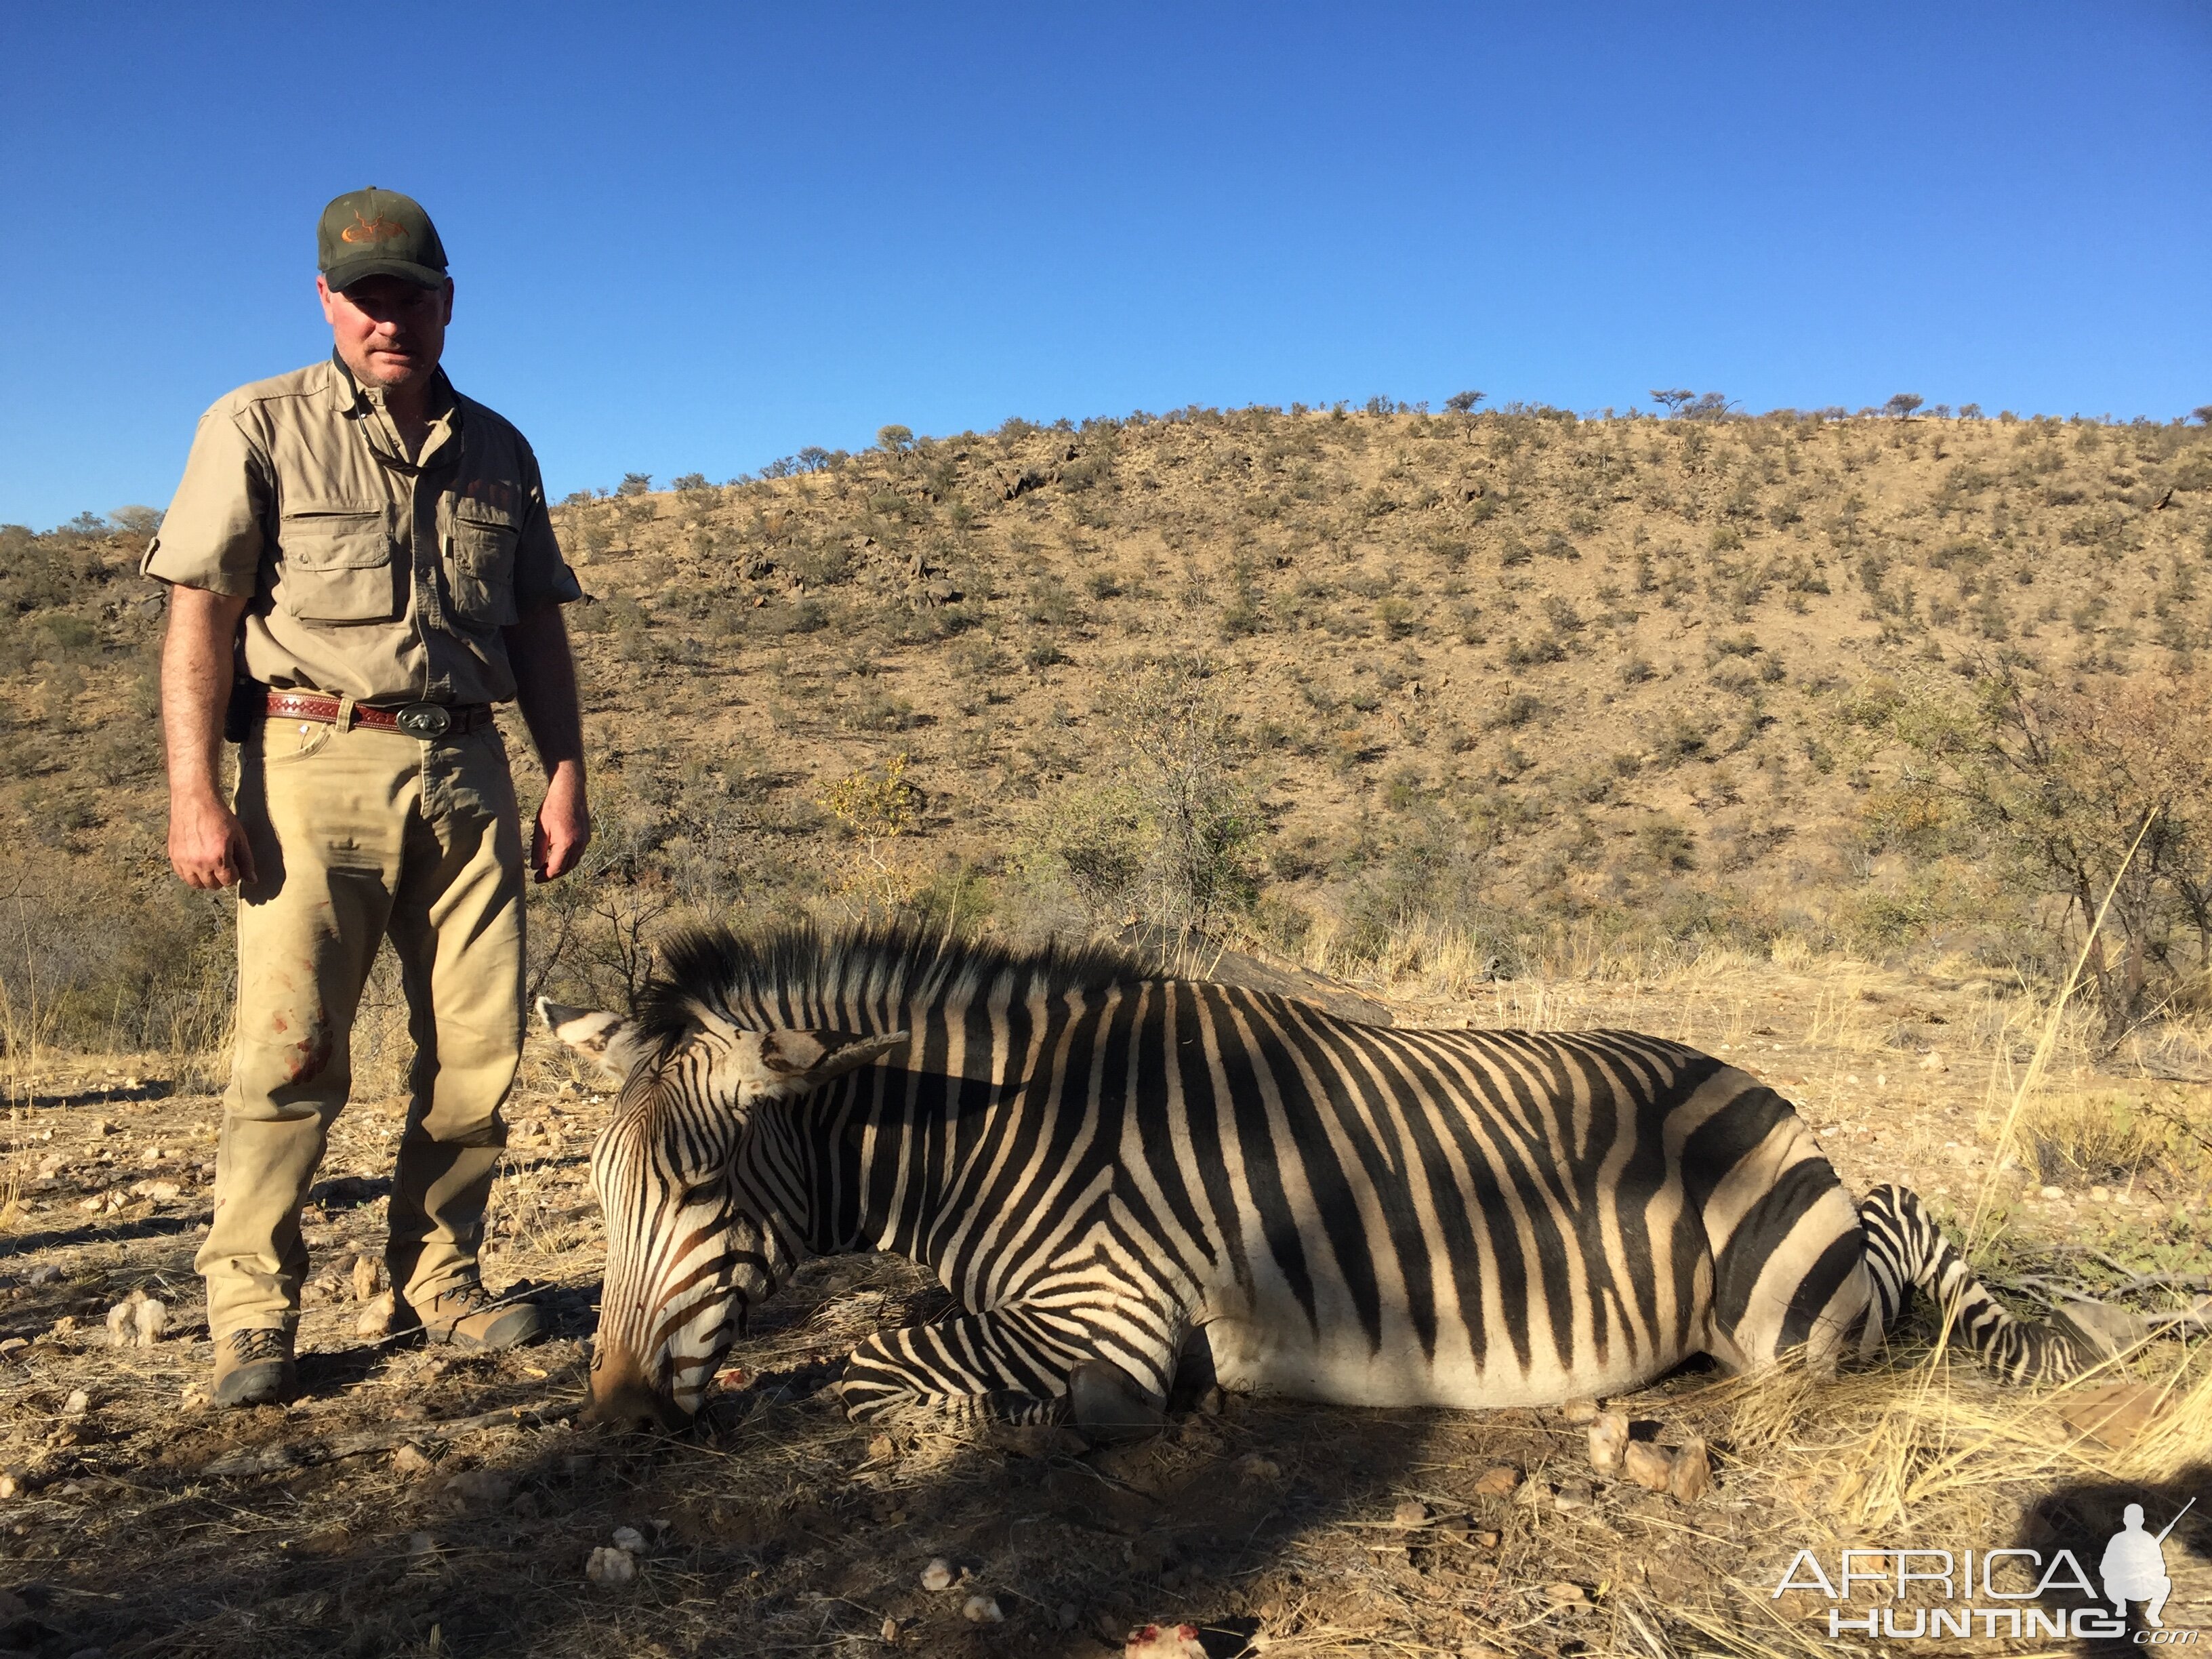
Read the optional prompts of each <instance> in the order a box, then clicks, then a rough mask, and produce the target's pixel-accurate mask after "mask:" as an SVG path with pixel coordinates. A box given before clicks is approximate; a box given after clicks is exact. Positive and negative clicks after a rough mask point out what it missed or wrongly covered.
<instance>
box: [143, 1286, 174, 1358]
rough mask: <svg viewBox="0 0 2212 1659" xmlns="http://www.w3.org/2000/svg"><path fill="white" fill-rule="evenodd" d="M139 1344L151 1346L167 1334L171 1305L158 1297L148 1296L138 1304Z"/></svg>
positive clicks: (146, 1346) (144, 1346) (145, 1346)
mask: <svg viewBox="0 0 2212 1659" xmlns="http://www.w3.org/2000/svg"><path fill="white" fill-rule="evenodd" d="M168 1328H169V1305H168V1304H167V1303H166V1302H162V1301H161V1300H159V1299H158V1298H156V1297H150V1296H149V1297H147V1298H146V1299H145V1300H144V1301H143V1302H141V1303H140V1304H138V1313H137V1333H138V1346H140V1347H142V1348H150V1347H152V1346H154V1345H155V1343H156V1342H159V1341H160V1340H161V1338H162V1337H163V1336H164V1335H165V1334H167V1332H168Z"/></svg>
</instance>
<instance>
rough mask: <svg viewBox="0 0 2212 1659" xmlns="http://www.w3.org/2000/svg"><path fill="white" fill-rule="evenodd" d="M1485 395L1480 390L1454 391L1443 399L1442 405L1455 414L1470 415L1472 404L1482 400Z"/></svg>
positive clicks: (1472, 411) (1472, 410)
mask: <svg viewBox="0 0 2212 1659" xmlns="http://www.w3.org/2000/svg"><path fill="white" fill-rule="evenodd" d="M1485 395H1486V394H1484V393H1482V392H1453V393H1452V395H1451V396H1450V397H1449V398H1445V399H1444V407H1445V408H1446V409H1449V410H1451V412H1452V413H1453V414H1455V415H1472V414H1474V406H1475V405H1476V404H1479V403H1480V402H1481V401H1482V400H1483V398H1484V396H1485Z"/></svg>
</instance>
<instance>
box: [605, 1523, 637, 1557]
mask: <svg viewBox="0 0 2212 1659" xmlns="http://www.w3.org/2000/svg"><path fill="white" fill-rule="evenodd" d="M611 1536H612V1537H613V1539H614V1543H615V1547H616V1548H617V1549H618V1550H624V1551H627V1552H628V1553H630V1554H632V1555H642V1554H643V1553H645V1534H643V1533H641V1532H640V1531H639V1530H638V1529H637V1528H635V1527H617V1528H615V1529H614V1532H613V1533H612V1534H611Z"/></svg>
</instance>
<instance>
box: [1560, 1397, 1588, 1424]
mask: <svg viewBox="0 0 2212 1659" xmlns="http://www.w3.org/2000/svg"><path fill="white" fill-rule="evenodd" d="M1559 1415H1560V1416H1561V1417H1563V1418H1565V1419H1566V1420H1567V1421H1568V1422H1570V1423H1574V1424H1583V1423H1588V1422H1589V1421H1590V1420H1591V1419H1594V1418H1595V1417H1596V1416H1597V1401H1595V1400H1570V1401H1567V1403H1566V1404H1565V1405H1564V1406H1562V1407H1559Z"/></svg>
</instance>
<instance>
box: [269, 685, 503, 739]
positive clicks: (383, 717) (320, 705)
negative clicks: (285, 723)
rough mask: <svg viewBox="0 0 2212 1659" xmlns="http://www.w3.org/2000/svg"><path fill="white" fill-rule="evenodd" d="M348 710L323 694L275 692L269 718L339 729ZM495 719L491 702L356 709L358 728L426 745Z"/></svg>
mask: <svg viewBox="0 0 2212 1659" xmlns="http://www.w3.org/2000/svg"><path fill="white" fill-rule="evenodd" d="M345 707H346V705H345V704H344V702H342V701H341V700H340V699H338V698H337V697H331V696H325V695H324V694H323V693H321V692H319V691H271V692H270V694H269V718H270V719H271V720H318V721H320V722H321V723H322V724H323V725H325V726H335V725H337V721H338V716H339V714H342V713H343V712H344V710H345ZM491 719H492V716H491V705H490V704H489V703H488V702H471V703H463V704H461V705H459V706H458V707H453V706H450V705H448V704H446V703H442V702H407V703H401V704H400V705H399V706H398V708H380V707H378V706H377V705H376V704H374V703H371V702H357V703H355V704H354V705H353V723H354V724H355V725H356V726H369V727H372V728H373V729H374V730H376V731H379V732H405V733H406V734H407V735H408V736H409V737H410V738H422V739H423V740H424V741H425V742H429V741H432V740H434V739H435V738H444V737H453V736H458V735H459V734H460V733H462V732H473V731H475V730H477V727H479V726H489V725H490V724H491Z"/></svg>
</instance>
